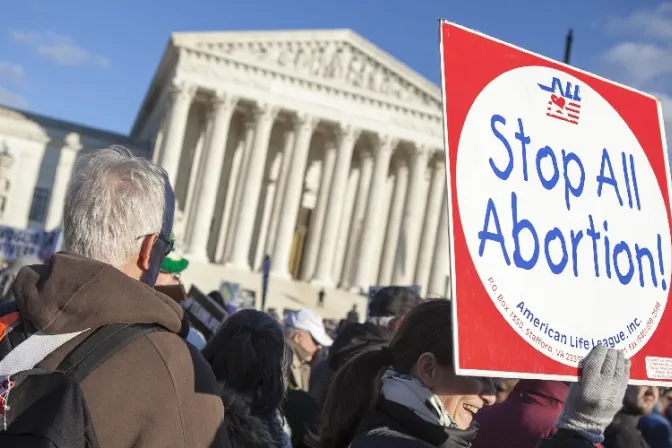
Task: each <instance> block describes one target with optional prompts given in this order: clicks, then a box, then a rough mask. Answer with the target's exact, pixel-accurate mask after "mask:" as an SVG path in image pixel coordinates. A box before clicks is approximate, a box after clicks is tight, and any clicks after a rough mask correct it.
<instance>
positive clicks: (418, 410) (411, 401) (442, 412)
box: [380, 370, 457, 428]
mask: <svg viewBox="0 0 672 448" xmlns="http://www.w3.org/2000/svg"><path fill="white" fill-rule="evenodd" d="M380 383H381V384H380V387H381V388H380V391H381V393H382V394H383V396H384V397H385V399H387V400H389V401H392V402H394V403H398V404H400V405H402V406H405V407H406V408H408V409H410V410H412V411H413V413H415V415H417V416H418V417H420V418H421V419H423V420H424V421H426V422H428V423H431V424H433V425H438V426H443V427H446V428H457V424H456V423H455V421H454V420H453V418H452V417H451V416H450V414H448V411H446V408H445V407H444V406H443V403H441V400H439V397H437V396H436V395H434V393H433V392H432V391H431V390H429V389H428V388H427V387H426V386H425V385H424V384H422V383H421V382H420V381H419V380H417V379H415V378H413V377H411V376H408V375H401V374H399V373H397V372H395V371H394V370H386V371H385V373H384V374H383V376H382V378H381V380H380Z"/></svg>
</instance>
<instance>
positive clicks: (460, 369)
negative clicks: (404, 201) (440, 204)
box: [439, 20, 672, 386]
mask: <svg viewBox="0 0 672 448" xmlns="http://www.w3.org/2000/svg"><path fill="white" fill-rule="evenodd" d="M451 35H452V36H451ZM439 36H440V58H441V59H440V65H441V90H442V92H441V93H442V100H443V106H442V112H443V126H444V128H443V131H444V148H445V154H446V178H447V179H446V180H447V192H448V211H449V214H450V219H449V221H448V222H449V241H450V257H451V268H450V269H451V279H452V281H451V293H452V297H453V322H452V324H453V338H454V342H453V344H454V368H455V371H456V373H457V374H458V375H468V376H495V377H504V378H506V377H509V378H536V379H549V380H561V381H576V380H577V378H578V376H579V373H580V369H578V368H575V367H570V366H567V365H564V364H561V363H559V362H557V361H555V360H553V359H551V358H549V357H547V356H546V355H544V354H542V353H541V352H539V351H537V350H536V349H535V348H534V347H532V346H531V345H530V344H529V343H527V342H526V341H524V340H523V339H522V337H521V336H519V335H518V333H516V332H515V331H514V330H513V329H512V328H511V326H510V325H509V323H508V322H506V321H505V320H504V319H503V318H502V316H501V314H500V313H499V311H498V310H497V309H496V308H495V306H494V304H493V302H492V299H491V298H490V297H489V295H488V293H487V292H486V291H485V287H484V285H483V283H482V282H481V280H480V278H479V277H478V274H477V273H476V270H475V267H474V263H473V260H472V259H471V255H470V254H469V251H468V249H467V248H466V239H465V235H464V231H463V229H462V226H461V222H460V219H459V207H458V206H457V196H456V186H455V172H454V171H455V165H456V156H457V150H458V146H459V140H460V137H461V131H462V126H463V124H464V118H465V117H466V115H467V113H468V111H469V109H470V108H471V105H472V103H473V101H474V100H475V99H476V97H477V95H478V94H479V93H480V91H482V89H483V88H484V87H485V85H487V83H488V82H489V81H492V80H493V79H495V77H496V76H499V75H500V74H502V73H505V72H507V71H509V70H512V69H514V68H518V67H524V66H529V65H537V66H546V67H551V68H555V69H557V70H561V71H564V72H567V73H568V74H570V75H572V76H574V77H576V78H578V79H581V80H582V81H583V82H585V83H586V84H589V85H590V86H591V88H593V89H594V90H596V91H597V92H598V93H600V94H601V95H602V96H603V97H604V98H605V99H606V100H607V101H609V103H610V104H612V106H613V107H614V108H615V109H616V110H618V111H619V113H620V115H621V117H622V118H623V119H624V121H625V122H626V123H627V124H628V125H629V126H630V128H631V130H632V131H633V134H634V135H635V137H636V138H637V139H638V141H639V142H640V144H641V146H642V148H644V150H645V153H646V155H647V157H648V158H649V162H650V163H651V166H652V168H653V170H654V173H655V175H656V177H657V180H658V183H659V186H660V187H661V192H662V195H663V200H664V202H665V205H666V208H667V212H668V220H670V197H672V188H671V181H670V166H669V163H668V155H667V141H666V135H665V126H664V122H663V115H662V105H661V103H660V101H659V100H658V99H656V98H655V97H653V96H651V95H649V94H646V93H644V92H640V91H638V90H635V89H633V88H631V87H628V86H625V85H622V84H619V83H616V82H613V81H610V80H607V79H605V78H602V77H600V76H597V75H594V74H592V73H589V72H586V71H583V70H579V69H577V68H575V67H572V66H569V65H566V64H563V63H560V62H557V61H554V60H552V59H550V58H547V57H544V56H541V55H538V54H535V53H533V52H530V51H528V50H525V49H522V48H519V47H517V46H515V45H512V44H509V43H506V42H503V41H501V40H498V39H495V38H493V37H490V36H487V35H485V34H482V33H480V32H477V31H474V30H471V29H469V28H466V27H463V26H461V25H458V24H455V23H452V22H448V21H443V20H441V21H439ZM455 36H457V37H458V38H460V39H463V40H469V39H471V40H472V42H471V43H472V44H473V43H474V42H476V43H477V45H475V47H479V46H480V47H481V48H478V49H477V50H476V49H475V48H466V49H465V48H461V52H460V55H459V56H460V65H461V66H462V67H464V66H470V62H471V67H474V66H477V70H478V73H476V72H474V71H472V72H469V71H468V70H463V71H467V72H468V75H467V76H465V78H466V79H465V81H468V82H465V83H459V85H460V90H459V91H458V92H455V93H456V95H455V96H453V95H452V92H451V94H449V93H448V92H447V89H446V72H447V69H446V68H447V67H446V66H447V65H448V59H447V53H446V43H447V42H449V40H450V39H452V40H455ZM472 46H474V45H472ZM484 50H490V52H488V51H484ZM493 52H494V54H495V55H498V56H499V60H497V58H494V59H495V60H496V63H501V64H502V65H503V66H504V67H506V68H505V69H502V68H499V69H498V68H495V69H493V67H492V66H493V65H496V63H494V64H493ZM479 59H480V62H481V64H474V63H473V62H474V61H473V60H476V61H478V60H479ZM502 60H505V61H504V63H502ZM532 61H534V64H531V63H530V62H532ZM488 66H489V68H490V70H489V71H488V69H487V68H488ZM484 67H485V69H484ZM484 71H485V72H489V74H485V75H484V73H483V72H484ZM453 73H455V72H451V76H453ZM493 74H494V75H493ZM474 75H476V78H479V75H480V78H481V83H482V82H483V79H486V82H485V84H483V85H482V86H479V84H478V82H474V79H475V77H474ZM484 76H485V78H484ZM487 78H489V79H487ZM596 84H599V86H596ZM469 86H471V89H469V88H468V87H469ZM447 96H450V97H451V98H455V97H460V96H461V97H465V96H466V97H467V98H470V99H471V100H470V101H469V103H468V106H466V107H465V105H464V104H459V101H458V102H457V103H458V106H454V105H453V106H452V107H451V108H450V110H449V109H448V104H449V101H447V98H446V97H447ZM619 96H625V97H627V99H625V100H624V99H623V98H620V99H619ZM628 101H634V102H639V103H642V104H641V105H644V104H646V103H647V102H650V101H653V102H654V103H655V115H656V116H657V117H656V118H657V123H658V128H659V131H660V132H647V130H646V127H647V126H648V127H650V126H651V122H650V119H651V118H652V117H651V116H650V114H651V112H652V111H647V112H648V113H642V112H641V110H640V109H639V108H634V109H637V110H636V111H632V110H629V111H628V110H625V109H624V108H623V104H624V103H625V102H628ZM453 104H455V103H453ZM641 105H640V107H641ZM619 106H620V107H619ZM647 106H648V107H649V108H650V107H651V105H650V104H648V105H647ZM646 117H649V118H646ZM451 120H452V122H453V123H457V124H455V125H454V126H451V125H450V123H451ZM647 122H648V125H647ZM451 128H455V129H451ZM451 132H453V135H457V137H456V138H453V139H452V140H451V139H450V135H451ZM451 142H453V143H452V145H453V146H454V150H452V151H451ZM652 147H653V148H654V149H655V152H656V153H653V152H654V149H651V150H649V151H647V149H646V148H652ZM658 148H660V149H661V150H662V151H661V152H658V151H657V150H658ZM660 165H663V166H664V169H661V166H660ZM670 225H671V226H672V221H670ZM456 235H457V238H456ZM456 247H457V250H456ZM465 249H466V252H465ZM463 253H464V254H466V255H467V256H466V258H465V257H462V258H461V259H460V264H461V266H460V267H458V266H457V263H455V262H454V260H456V254H457V255H458V256H459V255H460V254H463ZM462 263H465V264H466V265H467V266H462ZM670 270H672V266H670ZM464 272H466V274H467V277H469V276H471V277H472V278H474V277H475V278H476V279H478V282H477V284H476V283H474V282H472V283H471V284H470V285H467V286H466V288H467V289H466V290H464V291H463V288H465V286H464V285H462V282H461V276H462V275H463V273H464ZM666 274H667V276H668V283H669V276H670V272H667V273H666ZM671 295H672V285H671V288H670V289H669V290H668V301H667V304H666V307H665V309H664V310H663V316H661V319H660V321H659V323H658V326H657V327H656V328H655V329H654V330H653V332H654V334H653V335H651V337H650V339H649V341H648V342H647V343H646V345H645V346H644V347H643V348H641V349H640V351H639V352H638V353H637V354H635V356H634V357H633V358H632V359H631V361H632V366H631V380H630V384H645V385H660V386H670V385H672V379H670V380H669V381H661V380H652V379H648V377H647V375H646V366H645V357H646V356H662V354H663V353H655V350H656V348H657V347H658V346H661V347H662V346H665V345H668V346H669V344H666V341H665V340H664V336H663V332H662V331H659V329H662V328H670V329H672V313H670V308H672V300H670V299H671V297H670V296H671ZM463 296H464V297H467V298H468V300H467V299H465V300H462V297H463ZM474 301H478V302H479V303H478V304H477V305H481V306H482V307H483V309H482V310H479V311H482V313H476V314H474V313H472V314H469V322H470V326H465V328H466V330H464V329H463V330H461V329H460V326H459V325H458V315H460V313H462V315H465V314H464V313H465V312H466V311H468V310H469V309H470V308H474V307H475V305H474V304H473V303H472V302H474ZM486 301H487V303H484V302H486ZM470 305H471V306H470ZM461 310H462V311H461ZM479 323H483V324H487V325H488V328H489V329H490V331H489V333H490V334H491V335H493V336H496V337H497V339H494V340H486V341H479V342H474V339H473V338H474V337H478V336H479V335H478V334H477V332H475V331H474V330H473V329H469V327H478V326H479ZM483 328H485V327H482V328H481V329H483ZM481 336H483V335H481ZM461 338H463V339H465V341H470V339H471V345H468V343H467V344H462V339H461ZM485 338H486V339H488V338H487V336H486V337H485ZM507 341H510V342H512V345H511V346H509V347H506V349H505V348H504V347H502V345H504V346H506V345H507ZM493 342H494V344H492V345H490V344H491V343H493ZM465 345H468V349H467V350H466V351H462V350H461V348H464V346H465ZM475 347H476V349H477V350H480V352H481V353H476V356H475V357H474V356H473V354H474V353H473V351H474V348H475ZM652 349H653V350H654V353H651V350H652ZM498 350H499V351H500V352H501V351H507V352H509V360H514V359H518V360H520V359H522V360H526V359H527V360H532V361H533V362H534V364H536V365H535V367H534V368H529V369H526V368H520V367H518V368H517V369H516V368H511V367H509V366H511V365H513V364H516V362H517V361H515V360H514V361H511V362H508V363H507V362H506V361H505V360H503V359H502V356H501V354H499V355H498V353H497V351H498ZM668 351H669V352H670V353H669V357H670V358H672V349H670V350H668ZM465 352H469V353H468V354H466V355H465ZM481 354H485V356H481V359H480V361H479V360H478V359H475V358H478V357H479V355H481ZM493 360H494V362H493ZM484 361H485V362H486V363H487V365H484V364H483V362H484ZM479 362H480V364H481V365H478V364H479ZM518 365H519V366H520V364H518ZM502 367H503V368H502ZM516 370H527V371H525V372H518V371H516Z"/></svg>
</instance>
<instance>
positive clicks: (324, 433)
mask: <svg viewBox="0 0 672 448" xmlns="http://www.w3.org/2000/svg"><path fill="white" fill-rule="evenodd" d="M451 318H452V312H451V303H450V302H449V301H448V300H443V299H439V300H430V301H427V302H423V303H421V304H420V305H417V306H416V307H415V308H413V309H412V310H411V311H410V312H409V313H408V314H407V315H406V316H405V317H404V318H403V319H402V321H401V325H400V326H399V329H398V330H397V333H396V334H395V335H394V338H393V339H392V342H390V345H389V349H375V350H372V351H367V352H364V353H360V354H359V355H357V356H355V357H354V358H352V359H351V360H350V361H348V362H347V363H346V364H345V365H344V366H343V367H341V369H340V370H339V371H338V372H337V373H336V375H335V376H334V378H333V380H332V382H331V384H330V386H329V390H328V392H327V395H326V398H325V400H324V404H323V406H322V415H321V422H322V428H321V434H320V448H342V447H344V446H348V445H349V444H350V442H351V441H352V439H353V438H354V436H355V430H356V429H357V425H358V424H359V422H360V420H361V419H362V417H363V416H364V414H365V413H366V412H367V411H368V410H369V409H371V408H372V407H373V406H374V404H375V402H376V400H377V397H378V389H379V384H378V383H379V380H380V374H381V371H382V370H383V368H385V367H387V366H392V368H393V369H394V370H395V371H396V372H398V373H402V374H409V373H410V372H411V369H412V368H413V366H414V365H415V363H416V362H417V360H418V358H419V357H420V355H422V354H423V353H427V352H429V353H433V354H434V356H435V357H436V359H437V361H438V363H439V364H440V365H442V366H446V367H449V366H452V365H453V335H452V324H451Z"/></svg>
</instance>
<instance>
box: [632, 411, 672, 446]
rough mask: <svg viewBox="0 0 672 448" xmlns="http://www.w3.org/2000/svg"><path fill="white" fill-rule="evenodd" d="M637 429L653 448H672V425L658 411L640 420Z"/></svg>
mask: <svg viewBox="0 0 672 448" xmlns="http://www.w3.org/2000/svg"><path fill="white" fill-rule="evenodd" d="M637 429H639V430H640V431H641V433H642V437H644V440H646V442H647V443H648V444H649V445H651V448H672V424H670V421H669V420H668V419H667V417H665V416H664V415H663V414H661V413H660V412H658V410H654V411H653V412H652V413H650V414H648V415H645V416H644V417H642V418H640V419H639V424H638V425H637Z"/></svg>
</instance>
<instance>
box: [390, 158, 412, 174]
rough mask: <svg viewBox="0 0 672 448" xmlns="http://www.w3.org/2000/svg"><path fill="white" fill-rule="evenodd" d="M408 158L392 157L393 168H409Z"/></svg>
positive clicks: (395, 169)
mask: <svg viewBox="0 0 672 448" xmlns="http://www.w3.org/2000/svg"><path fill="white" fill-rule="evenodd" d="M407 167H408V160H406V158H405V157H393V158H392V169H393V170H394V171H397V170H399V169H400V168H407Z"/></svg>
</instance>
